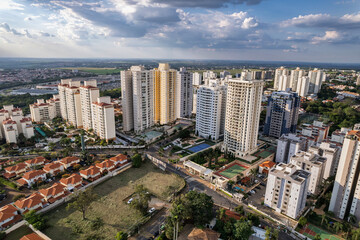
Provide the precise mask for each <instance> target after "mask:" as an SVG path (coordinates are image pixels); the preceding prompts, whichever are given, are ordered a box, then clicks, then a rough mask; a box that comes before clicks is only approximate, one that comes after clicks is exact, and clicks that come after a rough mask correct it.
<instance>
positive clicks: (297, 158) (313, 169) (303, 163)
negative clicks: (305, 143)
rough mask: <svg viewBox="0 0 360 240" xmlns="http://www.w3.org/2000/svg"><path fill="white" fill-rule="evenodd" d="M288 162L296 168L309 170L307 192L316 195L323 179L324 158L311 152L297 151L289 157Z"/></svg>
mask: <svg viewBox="0 0 360 240" xmlns="http://www.w3.org/2000/svg"><path fill="white" fill-rule="evenodd" d="M290 163H291V164H293V165H295V166H296V167H297V168H298V169H302V170H305V171H308V172H310V177H309V185H308V189H307V191H308V194H314V195H317V194H318V193H319V191H320V185H321V183H322V180H323V174H324V168H325V164H326V159H325V158H322V157H320V156H319V155H317V154H314V153H312V152H303V151H300V152H297V153H296V154H295V155H294V156H292V157H291V158H290Z"/></svg>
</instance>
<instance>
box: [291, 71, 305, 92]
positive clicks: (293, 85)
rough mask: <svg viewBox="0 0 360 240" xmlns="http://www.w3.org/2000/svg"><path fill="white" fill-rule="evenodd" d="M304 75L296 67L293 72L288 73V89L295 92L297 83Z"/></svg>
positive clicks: (303, 72)
mask: <svg viewBox="0 0 360 240" xmlns="http://www.w3.org/2000/svg"><path fill="white" fill-rule="evenodd" d="M304 75H305V71H304V70H303V69H300V68H299V67H297V68H296V69H294V70H291V73H290V85H291V86H290V87H291V88H292V91H294V92H297V86H298V81H299V79H301V78H302V77H303V76H304Z"/></svg>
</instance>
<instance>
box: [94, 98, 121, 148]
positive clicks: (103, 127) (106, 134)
mask: <svg viewBox="0 0 360 240" xmlns="http://www.w3.org/2000/svg"><path fill="white" fill-rule="evenodd" d="M92 109H93V116H92V122H93V127H94V132H95V133H96V134H97V135H98V136H99V137H100V138H101V139H105V140H107V141H109V140H115V138H116V130H115V115H114V106H113V105H112V104H111V99H110V97H109V96H106V97H99V98H98V99H97V101H96V102H93V103H92Z"/></svg>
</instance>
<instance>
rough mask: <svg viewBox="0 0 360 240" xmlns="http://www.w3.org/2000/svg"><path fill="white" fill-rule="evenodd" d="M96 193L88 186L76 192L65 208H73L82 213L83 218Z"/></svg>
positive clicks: (95, 197)
mask: <svg viewBox="0 0 360 240" xmlns="http://www.w3.org/2000/svg"><path fill="white" fill-rule="evenodd" d="M97 197H98V195H97V194H96V193H94V191H93V189H92V188H88V189H86V190H85V191H83V192H80V193H78V195H77V196H76V197H75V198H74V201H73V202H71V203H69V204H68V205H67V207H66V208H67V209H75V210H78V211H80V212H81V213H82V219H83V220H85V219H86V216H85V213H86V210H88V208H89V207H90V203H92V202H93V201H95V200H96V199H97Z"/></svg>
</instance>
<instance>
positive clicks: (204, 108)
mask: <svg viewBox="0 0 360 240" xmlns="http://www.w3.org/2000/svg"><path fill="white" fill-rule="evenodd" d="M196 107H197V110H196V127H195V134H197V135H198V136H201V137H203V138H211V139H212V140H218V139H219V138H220V137H222V136H223V135H224V126H225V110H226V86H224V85H220V81H219V80H210V83H209V86H201V87H200V88H199V89H198V91H197V104H196Z"/></svg>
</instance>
